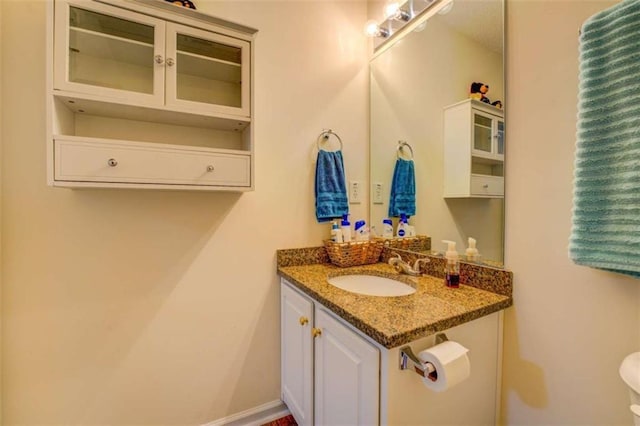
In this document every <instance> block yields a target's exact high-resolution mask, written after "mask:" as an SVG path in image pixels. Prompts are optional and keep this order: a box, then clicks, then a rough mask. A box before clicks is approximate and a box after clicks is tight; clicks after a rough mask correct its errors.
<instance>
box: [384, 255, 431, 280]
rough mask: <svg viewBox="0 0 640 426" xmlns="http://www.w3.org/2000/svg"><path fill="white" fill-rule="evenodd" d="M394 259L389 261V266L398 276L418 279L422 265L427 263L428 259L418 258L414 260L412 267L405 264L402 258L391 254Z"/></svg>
mask: <svg viewBox="0 0 640 426" xmlns="http://www.w3.org/2000/svg"><path fill="white" fill-rule="evenodd" d="M392 254H393V255H394V256H395V257H392V258H390V259H389V265H391V266H393V268H394V269H395V270H396V271H398V273H400V274H407V275H412V276H414V277H419V276H420V275H422V269H423V265H424V264H425V263H429V259H428V258H426V257H419V258H418V259H416V261H415V263H414V264H413V267H412V266H411V265H409V264H408V263H407V262H405V261H404V260H402V257H401V256H400V255H399V254H398V253H396V252H393V253H392Z"/></svg>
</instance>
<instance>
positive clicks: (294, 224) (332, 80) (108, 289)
mask: <svg viewBox="0 0 640 426" xmlns="http://www.w3.org/2000/svg"><path fill="white" fill-rule="evenodd" d="M196 3H197V5H198V7H199V9H200V10H202V11H204V12H209V13H211V14H215V15H218V16H221V17H223V18H227V19H231V20H234V21H238V22H241V23H243V24H246V25H249V26H253V27H256V28H258V29H259V30H260V33H259V34H258V38H257V43H256V45H257V51H256V191H255V192H252V193H246V194H243V195H238V194H225V193H189V192H156V191H133V190H132V191H126V190H78V191H72V190H67V189H59V188H50V187H47V186H46V185H45V182H46V179H45V154H46V153H45V116H44V113H45V111H44V99H45V67H44V60H45V51H44V46H45V3H44V1H42V0H38V1H35V0H34V1H4V2H3V11H2V21H1V23H2V31H3V32H2V37H1V40H2V53H3V56H2V59H3V68H2V70H1V72H2V77H3V80H2V90H3V96H2V109H3V111H4V116H3V118H4V122H3V124H4V125H3V128H2V137H3V140H4V142H5V144H4V150H5V151H4V156H3V160H4V161H3V164H2V167H3V188H2V190H3V193H2V197H3V198H2V201H3V204H4V205H3V210H2V215H3V222H2V229H1V231H2V236H3V238H4V241H3V254H4V256H3V265H2V266H3V268H2V279H3V292H4V298H3V301H2V303H3V305H2V314H3V321H4V342H5V345H4V348H3V352H2V355H3V356H2V379H3V381H4V392H3V405H4V419H3V420H4V424H6V425H10V424H23V425H35V424H83V425H85V424H114V425H124V424H181V425H186V424H203V423H206V422H210V421H213V420H215V419H219V418H222V417H225V416H229V415H231V414H234V413H237V412H240V411H242V410H246V409H250V408H253V407H256V406H258V405H261V404H264V403H267V402H270V401H274V400H277V399H278V398H279V386H280V379H279V370H280V368H279V355H280V351H279V344H280V343H279V338H280V334H279V300H278V297H279V290H278V286H277V285H278V280H277V278H276V273H275V251H276V249H277V248H288V247H303V246H311V245H320V244H321V240H322V239H323V238H325V237H327V236H328V234H329V228H328V226H327V225H318V224H316V222H315V216H314V197H313V176H314V170H315V169H314V164H313V161H314V159H315V153H314V151H313V148H314V146H315V142H316V137H317V136H318V134H319V133H320V131H321V130H322V129H323V128H328V127H330V128H333V129H334V130H336V131H337V132H339V134H340V135H341V137H342V139H343V140H344V145H345V146H344V153H345V158H346V170H347V175H348V178H352V179H357V180H360V181H362V182H365V181H366V179H367V174H368V170H367V162H366V152H367V148H366V147H367V124H366V123H367V87H368V86H367V67H366V55H367V53H366V49H365V47H366V43H365V40H364V36H363V35H362V31H361V30H362V22H364V21H365V20H366V5H365V4H364V3H360V2H286V3H277V2H268V1H261V2H217V1H215V2H214V1H206V0H198V1H197V2H196ZM367 205H368V200H367V199H366V198H365V199H364V200H363V203H362V204H361V205H359V206H353V207H352V212H353V213H354V217H362V216H364V215H365V214H366V206H367Z"/></svg>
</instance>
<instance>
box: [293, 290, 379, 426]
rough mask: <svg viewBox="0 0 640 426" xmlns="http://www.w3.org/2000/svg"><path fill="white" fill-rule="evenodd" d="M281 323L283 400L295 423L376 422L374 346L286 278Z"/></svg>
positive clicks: (375, 362) (377, 396)
mask: <svg viewBox="0 0 640 426" xmlns="http://www.w3.org/2000/svg"><path fill="white" fill-rule="evenodd" d="M312 313H313V315H312ZM281 327H282V355H281V357H282V358H281V359H282V370H281V371H282V372H281V374H282V399H283V401H284V402H285V403H286V404H287V406H288V407H289V410H290V411H291V413H292V414H293V416H294V417H295V419H296V421H297V423H298V424H299V425H313V424H316V425H375V424H378V423H379V389H380V382H379V380H380V351H379V350H378V349H377V348H376V347H375V346H374V345H372V344H370V343H369V342H367V341H366V340H365V339H363V338H362V337H361V336H359V335H358V334H356V333H355V332H354V331H353V330H351V329H349V328H348V327H347V326H345V325H344V324H343V323H341V322H340V321H339V320H337V319H336V318H335V317H333V315H332V314H330V313H329V312H328V311H327V310H326V309H325V308H323V307H322V306H319V305H317V304H315V303H314V302H312V301H311V300H310V299H308V298H306V297H305V296H302V295H301V294H300V293H299V292H298V291H297V290H294V289H293V288H291V287H290V286H289V285H288V284H286V283H285V281H283V282H282V285H281Z"/></svg>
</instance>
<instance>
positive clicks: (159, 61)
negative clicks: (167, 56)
mask: <svg viewBox="0 0 640 426" xmlns="http://www.w3.org/2000/svg"><path fill="white" fill-rule="evenodd" d="M153 60H154V61H156V64H158V65H162V64H163V63H164V58H163V57H162V55H156V56H154V57H153Z"/></svg>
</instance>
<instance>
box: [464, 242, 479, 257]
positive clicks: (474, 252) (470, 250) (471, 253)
mask: <svg viewBox="0 0 640 426" xmlns="http://www.w3.org/2000/svg"><path fill="white" fill-rule="evenodd" d="M468 244H469V245H468V247H467V250H466V251H465V253H464V254H465V256H466V257H467V260H468V261H469V262H479V261H480V254H479V253H478V249H477V248H476V240H475V238H471V237H469V239H468Z"/></svg>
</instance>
